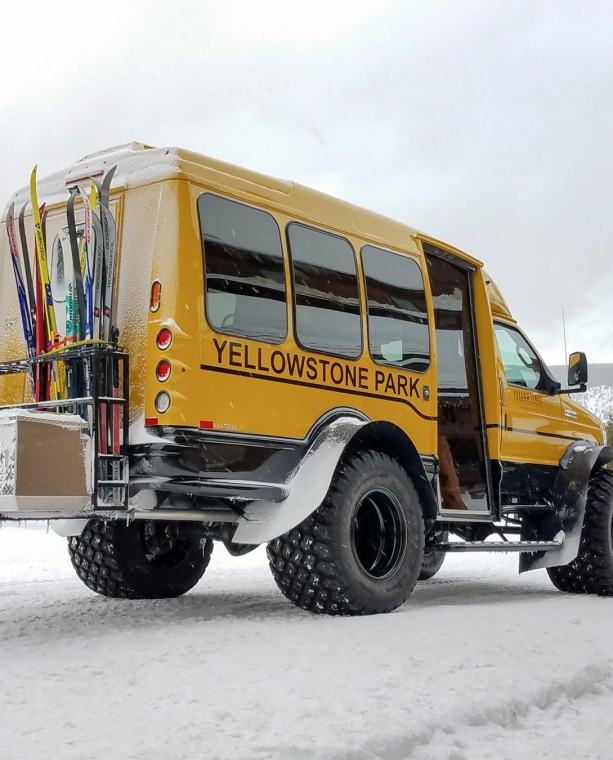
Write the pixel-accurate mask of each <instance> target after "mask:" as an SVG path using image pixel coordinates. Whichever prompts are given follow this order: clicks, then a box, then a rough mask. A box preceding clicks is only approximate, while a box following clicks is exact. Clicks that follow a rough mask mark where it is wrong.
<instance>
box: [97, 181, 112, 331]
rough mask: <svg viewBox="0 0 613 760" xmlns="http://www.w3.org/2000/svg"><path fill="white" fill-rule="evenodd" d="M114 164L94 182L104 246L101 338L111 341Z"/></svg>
mask: <svg viewBox="0 0 613 760" xmlns="http://www.w3.org/2000/svg"><path fill="white" fill-rule="evenodd" d="M116 169H117V167H116V166H113V168H112V169H110V170H109V171H108V173H107V175H106V176H105V178H104V181H103V182H102V184H99V183H96V186H97V189H98V199H99V205H100V222H101V224H102V241H103V248H104V263H105V264H104V268H105V282H104V296H103V318H104V324H103V328H102V338H103V339H104V340H107V341H109V342H112V340H113V337H114V336H113V335H112V330H113V328H114V327H115V325H114V318H115V314H114V306H115V304H114V284H115V256H116V247H117V246H116V234H117V225H116V223H115V219H114V217H113V214H112V213H111V210H110V208H109V195H110V188H111V182H112V180H113V175H114V174H115V170H116Z"/></svg>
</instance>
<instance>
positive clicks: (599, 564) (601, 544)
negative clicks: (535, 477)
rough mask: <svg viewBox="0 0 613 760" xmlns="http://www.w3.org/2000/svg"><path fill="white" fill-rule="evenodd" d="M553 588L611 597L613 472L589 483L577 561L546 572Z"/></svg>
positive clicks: (601, 474)
mask: <svg viewBox="0 0 613 760" xmlns="http://www.w3.org/2000/svg"><path fill="white" fill-rule="evenodd" d="M547 572H548V574H549V577H550V578H551V580H552V582H553V585H554V586H555V587H556V588H558V589H559V590H560V591H567V592H571V593H575V594H597V595H598V596H613V472H611V471H610V470H599V471H598V472H597V473H596V474H595V475H594V476H593V477H592V479H591V480H590V486H589V490H588V495H587V505H586V508H585V518H584V521H583V531H582V533H581V544H580V546H579V554H578V555H577V558H576V559H575V560H573V561H572V562H571V563H570V564H568V565H562V566H560V567H549V568H547Z"/></svg>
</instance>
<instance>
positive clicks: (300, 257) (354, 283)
mask: <svg viewBox="0 0 613 760" xmlns="http://www.w3.org/2000/svg"><path fill="white" fill-rule="evenodd" d="M288 239H289V247H290V252H291V259H292V270H293V277H294V297H295V299H296V337H297V339H298V342H299V343H300V345H301V346H303V348H307V349H311V350H313V351H320V352H322V353H325V354H335V355H338V356H347V357H350V358H356V357H358V356H360V354H361V353H362V327H361V320H360V296H359V290H358V276H357V270H356V263H355V254H354V252H353V248H352V247H351V245H350V244H349V243H348V241H347V240H345V239H344V238H341V237H338V236H337V235H330V234H328V233H327V232H320V231H319V230H315V229H313V228H311V227H305V226H304V225H302V224H296V223H293V224H290V225H289V227H288Z"/></svg>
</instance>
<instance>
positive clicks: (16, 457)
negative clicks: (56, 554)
mask: <svg viewBox="0 0 613 760" xmlns="http://www.w3.org/2000/svg"><path fill="white" fill-rule="evenodd" d="M86 430H87V423H86V422H85V421H84V420H82V419H81V418H80V417H77V416H76V415H73V414H60V413H52V412H44V413H41V412H27V411H20V410H14V409H10V408H6V409H3V410H2V411H1V412H0V512H15V511H24V512H25V511H28V512H29V511H44V512H53V511H58V512H60V511H75V510H80V509H83V507H85V506H86V504H88V502H89V501H90V491H91V488H90V486H89V483H90V482H91V478H90V470H91V463H90V461H89V460H90V458H91V454H90V447H89V445H88V444H89V436H88V435H87V432H86Z"/></svg>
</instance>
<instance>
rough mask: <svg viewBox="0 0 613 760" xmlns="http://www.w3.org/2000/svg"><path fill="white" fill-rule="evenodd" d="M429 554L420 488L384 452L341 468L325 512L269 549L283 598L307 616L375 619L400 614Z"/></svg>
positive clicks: (366, 455)
mask: <svg viewBox="0 0 613 760" xmlns="http://www.w3.org/2000/svg"><path fill="white" fill-rule="evenodd" d="M423 549H424V521H423V515H422V510H421V506H420V503H419V497H418V495H417V491H416V490H415V486H414V485H413V483H412V481H411V479H410V478H409V476H408V475H407V473H406V471H405V470H404V469H403V467H401V465H400V464H399V463H398V462H397V461H396V460H395V459H392V458H391V457H389V456H387V455H385V454H381V453H378V452H368V453H366V452H364V453H359V454H357V455H356V456H355V457H354V458H353V460H351V461H350V462H349V463H347V464H345V465H344V466H343V467H341V468H339V471H338V472H337V474H336V476H335V478H334V480H333V482H332V485H331V487H330V490H329V492H328V495H327V496H326V499H325V500H324V502H323V504H322V505H321V506H320V507H319V508H318V509H317V510H316V511H315V512H314V513H313V514H312V515H310V517H307V519H306V520H304V521H303V522H302V523H301V524H300V525H298V526H297V527H296V528H294V529H293V530H291V531H289V532H288V533H286V534H284V535H283V536H280V537H279V538H277V539H275V540H274V541H271V542H270V543H269V544H268V561H269V563H270V569H271V571H272V574H273V577H274V579H275V581H276V583H277V585H278V586H279V588H280V589H281V591H282V592H283V594H284V595H285V596H286V597H287V598H288V599H289V600H290V601H291V602H293V603H294V604H295V605H297V606H298V607H301V608H302V609H305V610H310V611H311V612H316V613H325V614H328V615H371V614H375V613H378V612H390V611H391V610H394V609H396V607H399V606H400V605H401V604H402V603H403V602H404V601H405V600H406V599H407V597H408V596H409V594H410V593H411V591H412V590H413V588H414V586H415V583H416V581H417V576H418V574H419V571H420V568H421V563H422V555H423Z"/></svg>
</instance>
